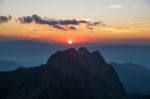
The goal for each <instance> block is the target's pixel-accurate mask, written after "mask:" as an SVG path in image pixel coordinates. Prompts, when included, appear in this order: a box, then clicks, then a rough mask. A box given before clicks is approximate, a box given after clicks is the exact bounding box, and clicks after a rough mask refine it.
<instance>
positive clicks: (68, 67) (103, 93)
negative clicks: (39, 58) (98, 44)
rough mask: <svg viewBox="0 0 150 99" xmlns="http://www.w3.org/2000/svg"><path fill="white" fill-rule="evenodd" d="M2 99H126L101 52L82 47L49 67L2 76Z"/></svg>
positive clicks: (58, 57) (61, 54)
mask: <svg viewBox="0 0 150 99" xmlns="http://www.w3.org/2000/svg"><path fill="white" fill-rule="evenodd" d="M0 99H127V94H126V92H125V90H124V88H123V85H122V83H121V82H120V80H119V77H118V75H117V74H116V72H115V70H114V69H113V68H112V66H111V65H108V64H107V63H106V62H105V60H104V58H103V57H102V56H101V54H100V52H98V51H94V52H89V51H88V50H87V49H86V48H84V47H81V48H79V50H78V51H77V50H76V49H74V48H70V49H67V50H64V51H58V52H56V53H54V54H53V55H52V56H51V57H50V58H49V59H48V61H47V63H46V64H43V65H40V66H38V67H31V68H18V69H17V70H14V71H10V72H0Z"/></svg>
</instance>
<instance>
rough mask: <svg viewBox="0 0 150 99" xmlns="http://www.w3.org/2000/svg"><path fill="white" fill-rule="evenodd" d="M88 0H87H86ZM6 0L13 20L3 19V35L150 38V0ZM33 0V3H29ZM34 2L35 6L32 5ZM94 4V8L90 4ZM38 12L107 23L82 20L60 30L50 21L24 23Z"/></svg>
mask: <svg viewBox="0 0 150 99" xmlns="http://www.w3.org/2000/svg"><path fill="white" fill-rule="evenodd" d="M83 1H84V0H83ZM83 1H81V0H77V1H72V2H74V4H72V2H71V1H70V0H63V2H62V3H60V1H58V0H56V1H53V0H44V2H42V1H40V0H39V1H36V5H35V4H34V3H35V0H26V1H25V0H14V1H11V0H2V1H1V2H0V3H1V4H0V13H1V15H0V16H2V15H4V16H7V15H11V16H12V19H11V20H10V21H9V22H4V23H0V40H1V39H8V40H9V39H29V40H39V41H48V42H58V43H67V41H68V40H73V43H75V44H78V43H91V42H96V43H111V42H118V43H120V42H129V41H131V42H132V41H133V42H136V41H137V42H147V41H148V42H149V41H150V28H149V27H150V13H149V7H150V6H149V5H150V4H149V2H148V1H147V0H114V1H112V0H111V1H110V0H105V1H104V0H91V1H90V0H87V1H86V2H83ZM29 4H30V5H29ZM31 5H32V6H31ZM89 6H90V8H89ZM33 14H38V15H39V16H40V17H41V18H43V19H44V17H48V18H51V19H54V20H57V19H63V20H68V19H76V20H88V21H90V22H96V21H102V22H103V23H104V24H106V26H99V25H98V26H93V27H92V28H93V30H91V29H87V26H86V24H79V25H76V26H75V27H76V28H77V30H66V31H63V30H58V29H56V28H53V27H52V26H50V25H47V24H36V23H35V22H32V23H29V24H22V23H20V22H19V21H16V20H17V18H19V17H24V16H32V15H33Z"/></svg>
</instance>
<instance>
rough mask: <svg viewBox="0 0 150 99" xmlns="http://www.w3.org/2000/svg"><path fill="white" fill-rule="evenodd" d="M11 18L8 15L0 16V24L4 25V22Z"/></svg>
mask: <svg viewBox="0 0 150 99" xmlns="http://www.w3.org/2000/svg"><path fill="white" fill-rule="evenodd" d="M11 18H12V17H11V16H10V15H8V16H0V23H5V22H8V21H9V20H11Z"/></svg>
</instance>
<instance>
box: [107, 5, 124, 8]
mask: <svg viewBox="0 0 150 99" xmlns="http://www.w3.org/2000/svg"><path fill="white" fill-rule="evenodd" d="M108 7H109V8H115V9H120V8H122V7H123V6H122V5H109V6H108Z"/></svg>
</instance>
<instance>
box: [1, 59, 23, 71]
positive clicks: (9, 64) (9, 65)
mask: <svg viewBox="0 0 150 99" xmlns="http://www.w3.org/2000/svg"><path fill="white" fill-rule="evenodd" d="M20 66H21V65H20V64H18V63H17V62H15V61H8V60H0V71H11V70H15V69H17V68H19V67H20Z"/></svg>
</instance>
